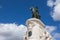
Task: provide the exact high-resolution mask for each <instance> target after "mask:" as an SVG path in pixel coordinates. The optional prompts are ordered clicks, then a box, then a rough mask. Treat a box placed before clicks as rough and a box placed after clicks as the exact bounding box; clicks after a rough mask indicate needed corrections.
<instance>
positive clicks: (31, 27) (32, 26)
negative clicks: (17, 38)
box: [24, 18, 52, 40]
mask: <svg viewBox="0 0 60 40" xmlns="http://www.w3.org/2000/svg"><path fill="white" fill-rule="evenodd" d="M26 25H27V32H26V34H25V38H24V40H52V37H51V36H50V34H49V33H48V32H47V31H46V30H45V25H44V24H43V23H42V21H41V20H39V19H36V18H31V19H28V20H27V21H26Z"/></svg>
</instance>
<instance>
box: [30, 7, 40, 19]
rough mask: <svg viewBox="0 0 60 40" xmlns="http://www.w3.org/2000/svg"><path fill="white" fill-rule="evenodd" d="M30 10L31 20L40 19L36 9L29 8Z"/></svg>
mask: <svg viewBox="0 0 60 40" xmlns="http://www.w3.org/2000/svg"><path fill="white" fill-rule="evenodd" d="M30 10H31V11H32V18H37V19H40V15H39V12H38V7H35V8H34V7H30Z"/></svg>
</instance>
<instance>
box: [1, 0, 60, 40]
mask: <svg viewBox="0 0 60 40" xmlns="http://www.w3.org/2000/svg"><path fill="white" fill-rule="evenodd" d="M51 2H53V3H55V2H56V0H51ZM51 2H50V0H0V23H16V24H24V25H25V22H26V20H27V19H29V18H31V14H32V13H31V11H30V9H29V8H30V6H33V7H36V6H37V7H38V10H39V14H40V15H41V19H40V20H41V21H42V22H43V23H44V24H45V25H47V26H54V27H56V30H55V31H54V32H53V33H55V32H56V33H59V35H60V18H59V17H60V15H58V17H56V15H55V14H53V13H55V12H56V11H55V10H57V8H58V5H57V4H60V3H59V2H56V3H57V4H53V3H52V4H51ZM49 3H50V4H49ZM58 9H59V8H58ZM59 10H60V9H59ZM51 12H52V13H51ZM56 13H57V14H60V12H59V11H57V12H56ZM54 15H55V16H54ZM59 38H60V37H59ZM59 38H57V40H59Z"/></svg>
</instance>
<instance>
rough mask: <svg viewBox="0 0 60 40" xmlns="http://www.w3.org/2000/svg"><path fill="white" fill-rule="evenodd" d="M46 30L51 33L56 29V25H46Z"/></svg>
mask: <svg viewBox="0 0 60 40" xmlns="http://www.w3.org/2000/svg"><path fill="white" fill-rule="evenodd" d="M46 30H47V31H48V32H49V33H52V32H53V31H55V30H56V27H55V26H46Z"/></svg>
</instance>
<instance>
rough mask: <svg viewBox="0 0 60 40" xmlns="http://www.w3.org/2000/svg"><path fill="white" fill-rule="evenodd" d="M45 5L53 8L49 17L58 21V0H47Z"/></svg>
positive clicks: (59, 13)
mask: <svg viewBox="0 0 60 40" xmlns="http://www.w3.org/2000/svg"><path fill="white" fill-rule="evenodd" d="M47 5H48V6H49V7H51V8H52V9H53V10H51V12H52V15H51V17H52V18H53V20H55V21H60V0H55V2H54V1H53V0H48V1H47ZM51 12H50V13H51Z"/></svg>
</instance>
